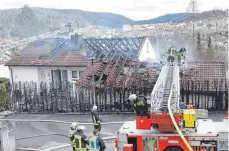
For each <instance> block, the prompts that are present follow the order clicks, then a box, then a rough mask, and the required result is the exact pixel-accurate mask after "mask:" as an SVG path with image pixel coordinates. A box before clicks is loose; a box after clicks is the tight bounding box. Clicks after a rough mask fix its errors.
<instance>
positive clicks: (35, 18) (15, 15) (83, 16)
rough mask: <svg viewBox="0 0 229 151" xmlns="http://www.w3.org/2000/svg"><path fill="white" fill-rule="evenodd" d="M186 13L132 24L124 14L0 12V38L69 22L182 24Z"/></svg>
mask: <svg viewBox="0 0 229 151" xmlns="http://www.w3.org/2000/svg"><path fill="white" fill-rule="evenodd" d="M216 13H217V15H223V16H227V13H228V11H222V10H218V11H216V12H213V11H206V12H203V13H200V14H199V15H198V16H199V19H200V20H203V19H206V18H212V17H213V18H214V15H215V14H216ZM185 18H186V14H185V13H176V14H166V15H163V16H160V17H157V18H154V19H150V20H141V21H133V20H131V19H129V18H126V17H125V16H123V15H118V14H113V13H102V12H89V11H83V10H78V9H48V8H30V7H28V6H27V5H25V6H24V7H23V8H21V9H7V10H0V38H1V37H3V38H10V37H19V38H25V37H31V36H35V35H38V34H42V33H45V32H49V31H53V30H55V29H57V28H59V27H62V26H63V25H66V24H67V23H68V22H69V21H70V22H74V25H73V26H74V28H77V27H79V28H81V27H86V26H88V25H95V26H105V27H109V28H121V27H122V26H123V25H125V24H137V25H138V24H156V23H167V22H173V23H180V22H184V21H185Z"/></svg>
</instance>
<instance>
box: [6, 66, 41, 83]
mask: <svg viewBox="0 0 229 151" xmlns="http://www.w3.org/2000/svg"><path fill="white" fill-rule="evenodd" d="M10 69H12V73H13V75H12V77H13V81H14V82H19V81H21V82H26V81H34V82H38V68H37V67H26V66H11V67H10ZM11 80H12V79H11Z"/></svg>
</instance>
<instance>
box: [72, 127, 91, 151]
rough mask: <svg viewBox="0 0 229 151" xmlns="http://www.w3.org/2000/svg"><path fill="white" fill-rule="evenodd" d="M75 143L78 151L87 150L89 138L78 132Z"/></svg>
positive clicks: (75, 135) (75, 134)
mask: <svg viewBox="0 0 229 151" xmlns="http://www.w3.org/2000/svg"><path fill="white" fill-rule="evenodd" d="M74 143H75V149H76V150H84V149H86V144H88V140H87V137H86V136H85V135H84V134H83V132H81V131H76V132H75V133H74Z"/></svg>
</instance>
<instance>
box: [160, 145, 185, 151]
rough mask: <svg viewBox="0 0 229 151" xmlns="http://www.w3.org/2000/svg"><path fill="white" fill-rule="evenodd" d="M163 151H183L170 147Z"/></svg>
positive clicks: (177, 147) (176, 147)
mask: <svg viewBox="0 0 229 151" xmlns="http://www.w3.org/2000/svg"><path fill="white" fill-rule="evenodd" d="M164 151H184V150H183V149H181V148H180V147H179V146H170V147H166V148H165V149H164Z"/></svg>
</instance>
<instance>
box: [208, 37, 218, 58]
mask: <svg viewBox="0 0 229 151" xmlns="http://www.w3.org/2000/svg"><path fill="white" fill-rule="evenodd" d="M207 45H208V47H207V60H211V61H212V60H215V59H216V58H217V57H216V54H215V51H214V50H213V48H212V39H211V36H209V37H208V42H207Z"/></svg>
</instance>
